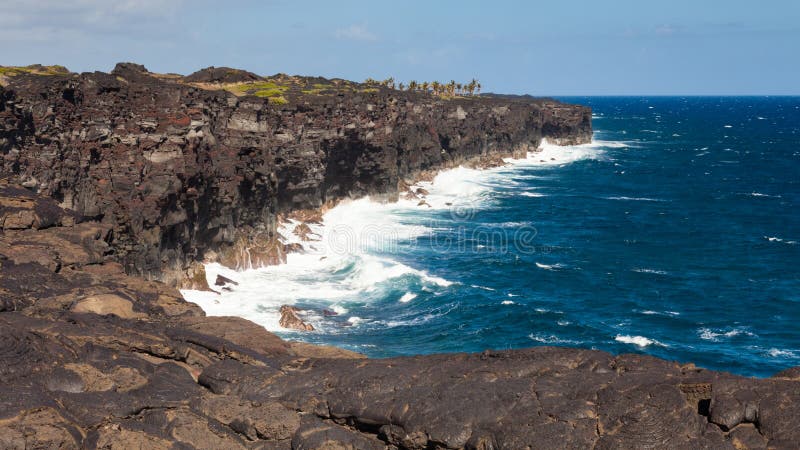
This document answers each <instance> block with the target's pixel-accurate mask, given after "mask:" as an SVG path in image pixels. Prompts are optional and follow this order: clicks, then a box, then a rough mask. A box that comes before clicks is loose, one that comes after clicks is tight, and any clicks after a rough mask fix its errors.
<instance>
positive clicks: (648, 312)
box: [642, 310, 681, 317]
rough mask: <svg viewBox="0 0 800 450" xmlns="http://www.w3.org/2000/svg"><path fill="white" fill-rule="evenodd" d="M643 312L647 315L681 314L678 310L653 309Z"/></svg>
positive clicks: (673, 315)
mask: <svg viewBox="0 0 800 450" xmlns="http://www.w3.org/2000/svg"><path fill="white" fill-rule="evenodd" d="M642 314H644V315H646V316H671V317H675V316H679V315H681V313H679V312H677V311H652V310H645V311H642Z"/></svg>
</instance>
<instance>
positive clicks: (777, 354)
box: [767, 348, 798, 358]
mask: <svg viewBox="0 0 800 450" xmlns="http://www.w3.org/2000/svg"><path fill="white" fill-rule="evenodd" d="M767 354H768V355H769V356H771V357H773V358H797V355H798V353H797V352H795V351H792V350H781V349H779V348H771V349H769V350H768V351H767Z"/></svg>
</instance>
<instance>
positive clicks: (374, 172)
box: [0, 63, 591, 288]
mask: <svg viewBox="0 0 800 450" xmlns="http://www.w3.org/2000/svg"><path fill="white" fill-rule="evenodd" d="M310 81H311V82H313V83H312V84H311V86H312V87H313V86H314V85H315V84H318V83H319V82H326V83H331V82H330V80H323V79H311V80H310ZM248 82H250V83H255V84H252V86H256V87H257V86H259V85H258V84H257V83H260V82H261V83H264V82H263V80H262V78H261V77H258V76H256V75H254V74H251V73H249V72H245V71H241V70H235V69H230V68H224V67H223V68H209V69H205V70H202V71H200V72H198V73H196V74H193V75H191V76H188V77H181V76H178V75H159V74H153V73H150V72H148V71H147V70H146V69H145V68H144V67H143V66H140V65H136V64H129V63H123V64H118V65H117V67H116V68H115V69H114V70H113V71H112V72H111V73H110V74H106V73H101V72H95V73H85V74H71V73H68V72H63V73H62V72H53V74H50V75H47V76H42V75H34V74H26V73H23V74H20V75H18V76H15V77H13V78H12V79H10V81H9V82H8V84H7V85H6V86H5V87H0V156H2V158H0V178H3V177H10V178H11V179H13V181H14V182H16V183H17V184H20V185H23V186H25V187H27V188H30V189H31V190H32V191H34V192H38V193H40V194H42V195H44V196H46V197H50V198H52V199H54V200H55V201H54V202H51V203H52V204H55V203H58V204H60V205H61V206H63V207H65V208H67V209H70V210H72V211H74V212H75V213H76V214H77V215H78V216H82V217H89V218H93V219H95V220H97V221H98V222H100V223H102V224H103V225H104V226H105V227H106V229H107V233H108V234H107V236H106V237H105V241H106V242H107V244H108V245H109V251H110V252H113V253H114V256H115V258H116V260H117V261H118V262H119V263H120V264H122V265H123V267H124V268H125V270H126V272H127V273H129V274H135V275H139V276H144V277H145V278H148V279H158V280H161V281H165V282H167V283H168V284H171V285H176V286H180V287H187V288H207V286H203V279H202V277H200V276H199V275H198V274H197V272H196V271H194V270H193V263H196V262H198V261H202V260H204V259H205V258H207V257H208V256H209V255H210V254H212V253H213V254H216V255H220V257H221V258H224V260H225V261H224V262H225V263H227V265H230V266H239V267H241V268H245V267H249V266H258V265H262V264H276V263H280V262H281V261H284V260H285V253H286V250H285V249H284V248H283V245H282V243H281V242H279V241H278V240H277V238H276V221H277V217H278V215H279V214H282V213H289V212H292V211H295V210H298V209H315V208H319V207H320V206H322V205H324V204H326V203H330V202H332V201H336V200H339V199H342V198H347V197H350V196H362V195H366V194H371V195H376V196H380V197H385V198H393V197H396V196H397V195H398V184H399V183H401V182H402V181H403V180H404V179H412V178H414V177H415V176H416V175H417V174H419V173H421V172H423V171H426V170H430V169H438V168H442V167H447V166H452V165H456V164H461V163H464V162H468V161H470V160H473V159H476V158H477V159H494V160H499V158H500V157H502V156H511V155H517V156H520V155H524V153H525V152H526V151H528V150H533V149H535V148H536V147H537V146H538V144H539V142H540V141H541V139H542V138H547V139H550V140H552V141H557V142H563V143H580V142H587V141H588V140H590V139H591V112H590V110H589V108H586V107H582V106H576V105H566V104H562V103H559V102H556V101H553V100H541V99H539V100H532V99H496V98H455V99H441V98H438V97H433V96H430V95H423V94H419V93H409V92H401V91H396V90H390V89H387V88H384V87H381V86H373V87H368V86H363V85H358V84H357V83H349V82H348V83H349V84H348V85H347V86H348V90H343V91H335V92H334V91H327V90H313V89H312V90H310V91H308V92H307V93H306V92H305V91H297V92H293V93H292V95H289V94H288V93H287V94H286V95H287V97H288V98H289V100H288V102H286V103H282V104H281V103H276V102H275V101H273V99H270V98H261V97H257V96H254V95H242V96H237V95H234V93H232V92H229V91H226V90H223V87H225V86H232V85H233V86H240V84H237V83H245V84H246V83H248ZM231 83H233V84H231ZM273 84H274V83H273ZM234 92H236V91H235V90H234ZM267 92H268V91H267ZM256 93H257V92H256ZM11 207H12V208H13V207H14V206H13V205H11ZM42 207H43V209H42V210H41V211H37V212H35V213H33V214H32V215H19V214H15V213H14V214H6V215H5V216H3V217H2V218H0V221H2V223H3V224H4V225H3V226H4V227H5V228H7V229H10V228H15V227H22V228H26V227H28V226H29V225H31V224H33V226H34V227H39V226H41V225H46V224H48V223H50V222H51V221H53V220H57V218H55V217H53V216H52V214H50V213H48V211H47V207H46V205H44V204H42ZM298 231H299V232H301V233H303V232H304V230H303V229H302V228H301V229H300V230H298ZM306 236H307V233H306ZM198 281H199V283H198Z"/></svg>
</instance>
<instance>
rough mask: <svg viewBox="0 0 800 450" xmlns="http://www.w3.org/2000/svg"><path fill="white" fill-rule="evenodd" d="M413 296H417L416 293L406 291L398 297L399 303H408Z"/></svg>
mask: <svg viewBox="0 0 800 450" xmlns="http://www.w3.org/2000/svg"><path fill="white" fill-rule="evenodd" d="M415 298H417V294H414V293H411V292H406V293H405V294H403V296H402V297H400V303H408V302H410V301H411V300H414V299H415Z"/></svg>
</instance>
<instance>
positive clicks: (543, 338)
mask: <svg viewBox="0 0 800 450" xmlns="http://www.w3.org/2000/svg"><path fill="white" fill-rule="evenodd" d="M528 337H529V338H531V339H532V340H534V341H536V342H541V343H542V344H569V345H579V344H581V343H582V342H581V341H576V340H574V339H564V338H560V337H558V336H556V335H554V334H549V335H548V334H533V333H532V334H529V335H528Z"/></svg>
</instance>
